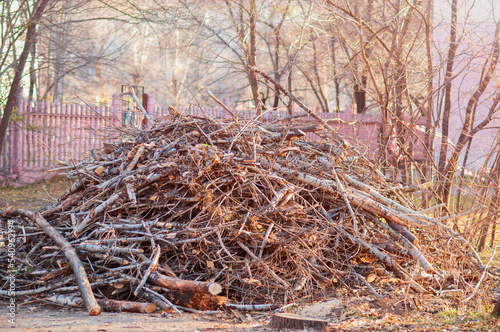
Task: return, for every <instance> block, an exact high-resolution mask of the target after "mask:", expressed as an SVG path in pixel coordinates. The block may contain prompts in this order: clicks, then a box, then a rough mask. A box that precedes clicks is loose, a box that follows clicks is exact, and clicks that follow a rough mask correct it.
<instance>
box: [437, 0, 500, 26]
mask: <svg viewBox="0 0 500 332" xmlns="http://www.w3.org/2000/svg"><path fill="white" fill-rule="evenodd" d="M458 17H459V20H460V21H462V22H463V20H464V19H465V18H466V17H469V19H468V21H469V22H471V23H479V22H485V21H489V22H495V21H499V20H500V0H458ZM450 18H451V0H435V1H434V19H435V20H436V21H437V22H441V21H443V22H446V21H450Z"/></svg>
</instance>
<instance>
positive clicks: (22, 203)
mask: <svg viewBox="0 0 500 332" xmlns="http://www.w3.org/2000/svg"><path fill="white" fill-rule="evenodd" d="M70 186H71V183H70V182H69V181H68V180H67V179H65V178H62V177H56V178H53V179H51V180H48V181H42V182H37V183H33V184H30V185H27V186H24V187H17V188H16V187H3V188H0V210H4V209H6V208H7V206H12V207H13V208H22V209H26V210H31V211H37V210H39V209H41V208H42V207H45V206H47V205H49V204H50V203H52V202H54V201H55V200H56V199H57V197H59V196H61V195H62V194H63V193H64V192H66V190H68V188H69V187H70Z"/></svg>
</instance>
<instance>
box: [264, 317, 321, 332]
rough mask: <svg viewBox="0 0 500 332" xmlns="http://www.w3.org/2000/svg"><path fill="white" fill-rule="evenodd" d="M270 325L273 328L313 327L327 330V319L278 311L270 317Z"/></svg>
mask: <svg viewBox="0 0 500 332" xmlns="http://www.w3.org/2000/svg"><path fill="white" fill-rule="evenodd" d="M270 324H271V327H272V328H275V329H301V330H302V329H315V330H318V331H327V329H328V321H326V320H324V319H316V318H309V317H303V316H298V315H292V314H284V313H278V314H275V315H273V316H272V317H271V323H270Z"/></svg>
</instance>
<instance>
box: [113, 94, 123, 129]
mask: <svg viewBox="0 0 500 332" xmlns="http://www.w3.org/2000/svg"><path fill="white" fill-rule="evenodd" d="M121 110H122V99H121V97H120V95H119V94H116V93H114V94H113V100H112V101H111V114H112V115H113V117H114V118H115V119H116V120H117V121H118V123H117V125H119V126H120V125H122V124H123V113H122V112H121Z"/></svg>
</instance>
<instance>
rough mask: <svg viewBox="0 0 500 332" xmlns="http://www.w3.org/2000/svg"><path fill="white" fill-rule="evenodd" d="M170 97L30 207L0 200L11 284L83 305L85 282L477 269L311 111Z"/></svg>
mask: <svg viewBox="0 0 500 332" xmlns="http://www.w3.org/2000/svg"><path fill="white" fill-rule="evenodd" d="M170 111H171V117H170V121H167V122H162V123H157V124H156V125H155V126H154V127H152V128H151V129H138V128H120V129H119V130H120V132H121V139H120V140H118V141H116V142H115V143H114V144H105V145H104V146H103V148H102V150H100V151H93V152H92V153H91V156H92V157H91V158H89V160H85V161H82V162H80V163H78V164H76V165H71V166H66V167H63V168H62V169H64V170H65V171H66V173H67V174H66V175H67V176H68V177H69V178H70V179H74V183H73V185H72V187H71V188H70V189H69V190H68V191H67V192H66V193H65V194H64V195H62V196H61V197H59V198H58V199H57V200H56V201H55V202H54V203H53V204H51V205H50V206H47V207H46V208H45V209H43V210H42V211H40V212H38V213H29V212H27V211H24V210H21V211H20V210H10V211H4V212H3V214H2V215H3V217H2V219H1V222H2V223H3V226H6V225H7V224H9V223H10V224H15V227H16V237H15V243H14V247H15V251H14V252H13V253H10V251H9V250H7V249H8V248H9V247H8V245H6V246H4V247H3V248H2V251H1V252H0V262H1V263H2V266H7V265H8V264H7V262H14V263H13V264H11V266H13V267H14V268H15V269H16V270H17V271H16V277H15V278H16V288H15V292H16V296H18V297H19V296H37V294H41V293H44V294H50V293H54V294H56V295H57V294H66V295H68V294H70V295H71V294H73V293H75V294H77V293H78V291H80V292H81V293H83V292H87V299H85V296H82V297H84V299H83V300H84V302H85V303H86V305H87V307H88V308H89V311H91V310H92V308H94V309H95V308H96V306H97V304H96V302H95V299H94V298H93V297H94V296H97V297H98V298H102V299H111V300H126V299H134V300H138V299H141V298H142V299H147V300H148V301H153V302H155V303H159V304H165V303H166V304H167V305H169V306H171V307H173V308H179V307H178V306H176V305H181V306H185V307H191V308H195V309H205V310H206V309H211V308H213V307H214V306H217V305H221V304H222V303H225V305H228V304H229V303H230V302H232V303H240V304H241V303H246V304H255V303H266V304H270V305H280V304H285V303H287V302H290V301H293V300H294V299H296V298H304V297H305V296H310V295H313V294H315V293H318V292H324V291H328V290H331V289H333V288H335V287H340V286H348V287H358V286H361V287H367V288H369V290H370V291H371V292H372V293H373V294H374V295H375V296H380V294H383V293H381V292H385V291H390V290H391V289H394V287H395V286H394V285H397V286H398V287H408V288H410V289H411V290H413V291H415V292H439V290H441V289H449V287H450V285H454V286H453V287H458V288H460V287H466V285H469V283H470V282H471V281H476V282H477V281H478V280H479V277H480V276H481V275H482V273H483V271H484V268H483V266H482V264H481V261H480V260H479V258H478V257H477V254H476V253H475V252H474V250H473V249H472V248H471V247H470V246H469V245H468V244H467V243H466V241H465V240H464V239H462V238H461V237H460V236H459V235H457V234H455V233H454V232H453V231H452V230H451V229H449V228H448V227H446V226H445V225H442V224H441V223H439V222H438V221H437V220H435V219H433V218H431V217H428V216H426V215H425V214H423V213H420V212H418V211H415V210H414V205H413V203H412V201H411V199H410V198H409V197H408V196H407V194H406V193H405V188H404V186H402V185H401V184H397V185H395V184H394V182H390V181H388V180H387V179H386V177H385V176H384V175H383V174H382V173H381V172H380V171H378V170H377V168H376V167H374V165H373V164H372V163H371V162H369V161H368V160H367V159H366V158H365V157H364V156H363V155H362V154H360V153H359V152H358V151H357V150H356V149H355V148H353V147H352V146H351V145H349V144H347V143H346V142H345V141H344V140H343V139H342V138H341V137H340V136H339V135H337V134H335V133H334V132H332V131H330V130H328V131H327V130H324V131H323V129H322V128H323V126H318V125H310V126H305V125H304V124H303V123H302V125H298V124H297V123H294V122H293V121H292V120H290V119H289V120H287V121H280V122H276V123H262V122H258V121H256V120H255V119H246V120H241V119H238V118H237V117H235V118H233V119H230V120H227V119H225V120H217V119H210V118H200V117H194V116H189V115H187V114H184V113H183V112H181V111H179V110H176V109H175V108H170ZM308 131H309V132H311V131H315V132H316V135H317V137H318V140H317V141H315V142H312V141H309V140H308V139H306V134H305V132H308ZM5 241H8V239H7V238H5V239H4V243H5ZM8 244H9V245H10V243H8ZM10 259H12V261H11V260H10ZM68 262H69V263H70V264H69V265H68ZM6 273H7V272H6V271H3V272H2V277H3V279H4V280H5V279H8V278H9V277H8V276H7V275H6ZM384 281H385V282H384ZM6 287H7V286H4V287H3V290H1V291H0V295H2V296H7V295H6V294H7V293H8V290H7V288H6ZM469 287H470V286H469ZM465 290H466V291H467V292H470V291H471V289H465ZM219 293H221V294H223V295H224V296H220V295H217V294H219ZM186 294H190V295H189V296H187V295H186ZM200 294H204V295H200ZM186 296H187V300H186V299H185V298H186ZM183 299H184V300H183ZM171 302H173V303H175V304H176V305H174V304H172V303H171Z"/></svg>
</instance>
